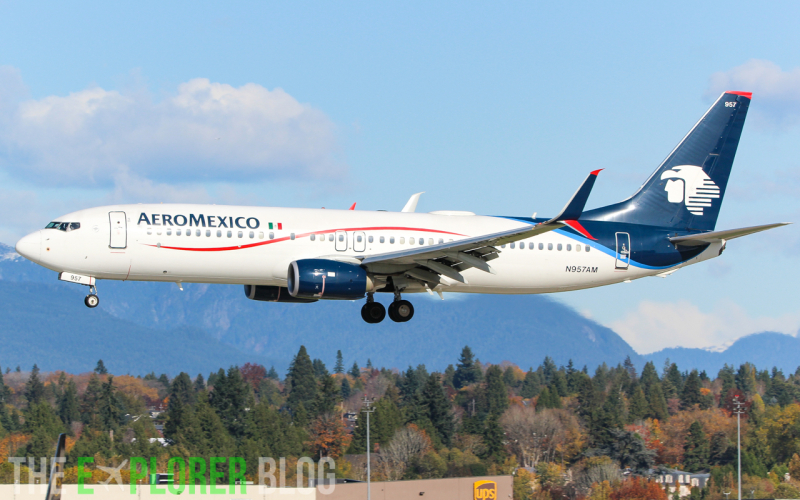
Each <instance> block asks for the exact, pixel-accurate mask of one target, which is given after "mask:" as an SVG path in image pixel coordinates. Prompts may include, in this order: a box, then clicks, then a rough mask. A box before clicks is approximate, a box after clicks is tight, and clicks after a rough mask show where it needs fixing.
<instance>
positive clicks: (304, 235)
mask: <svg viewBox="0 0 800 500" xmlns="http://www.w3.org/2000/svg"><path fill="white" fill-rule="evenodd" d="M336 231H422V232H426V233H440V234H451V235H453V236H466V235H463V234H459V233H451V232H449V231H440V230H438V229H423V228H416V227H351V228H345V229H326V230H324V231H311V232H308V233H302V234H297V235H295V239H297V238H306V237H308V236H311V235H312V234H329V233H335V232H336ZM201 238H202V236H201ZM290 239H291V237H289V236H284V237H281V238H275V239H274V240H267V241H259V242H257V243H248V244H247V245H236V246H232V247H216V248H188V247H168V246H164V245H161V247H160V248H166V249H167V250H184V251H187V252H226V251H229V250H242V249H244V248H253V247H258V246H261V245H269V244H270V243H279V242H281V241H287V240H290ZM146 246H149V247H155V246H156V245H149V244H146Z"/></svg>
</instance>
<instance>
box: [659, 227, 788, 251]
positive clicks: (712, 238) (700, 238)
mask: <svg viewBox="0 0 800 500" xmlns="http://www.w3.org/2000/svg"><path fill="white" fill-rule="evenodd" d="M787 224H791V222H778V223H777V224H765V225H763V226H752V227H743V228H741V229H727V230H725V231H711V232H710V233H700V234H690V235H687V236H675V237H674V238H670V239H669V241H671V242H672V243H673V244H675V245H680V246H686V247H694V246H699V245H707V244H709V243H714V242H716V241H720V240H732V239H734V238H739V237H741V236H747V235H748V234H753V233H758V232H760V231H766V230H767V229H772V228H775V227H780V226H785V225H787Z"/></svg>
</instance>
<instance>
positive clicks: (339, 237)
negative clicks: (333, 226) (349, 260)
mask: <svg viewBox="0 0 800 500" xmlns="http://www.w3.org/2000/svg"><path fill="white" fill-rule="evenodd" d="M335 236H336V251H337V252H344V251H345V250H347V233H346V232H345V231H336V234H335Z"/></svg>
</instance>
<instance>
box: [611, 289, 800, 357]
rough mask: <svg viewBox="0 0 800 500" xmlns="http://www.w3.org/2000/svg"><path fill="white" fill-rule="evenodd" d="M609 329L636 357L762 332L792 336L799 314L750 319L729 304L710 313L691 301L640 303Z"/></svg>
mask: <svg viewBox="0 0 800 500" xmlns="http://www.w3.org/2000/svg"><path fill="white" fill-rule="evenodd" d="M609 327H610V328H611V329H613V330H614V331H615V332H617V333H618V334H619V335H620V336H621V337H622V338H623V339H625V341H626V342H628V343H629V344H630V345H631V347H633V348H634V350H636V351H637V352H638V353H640V354H646V353H650V352H654V351H658V350H661V349H664V348H666V347H697V348H706V349H708V348H713V347H717V346H720V345H726V344H730V343H732V342H734V341H735V340H736V339H739V338H741V337H744V336H745V335H749V334H751V333H758V332H763V331H773V332H780V333H788V334H790V335H795V334H796V333H797V331H798V327H800V313H787V314H784V315H783V316H780V317H768V316H759V317H751V316H749V315H748V314H747V313H746V312H745V311H744V309H742V308H741V307H740V306H738V305H737V304H734V303H732V302H730V301H721V302H720V303H718V304H717V306H716V307H715V309H714V311H712V312H703V311H701V310H700V309H699V308H698V307H697V306H696V305H694V304H692V303H691V302H688V301H685V300H681V301H678V302H651V301H646V300H644V301H641V302H640V303H639V305H638V307H637V308H636V309H635V310H633V311H629V312H628V313H627V314H626V315H625V317H624V318H622V319H620V320H617V321H614V322H612V323H611V324H610V325H609Z"/></svg>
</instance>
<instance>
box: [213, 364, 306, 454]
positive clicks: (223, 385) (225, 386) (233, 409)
mask: <svg viewBox="0 0 800 500" xmlns="http://www.w3.org/2000/svg"><path fill="white" fill-rule="evenodd" d="M308 361H309V365H310V364H311V360H308ZM250 389H251V386H250V384H248V383H247V382H246V381H245V380H244V378H242V373H241V372H240V371H239V368H238V367H235V366H231V367H230V368H228V373H227V374H226V373H225V372H224V371H222V370H220V372H219V373H218V374H217V383H216V385H215V386H214V390H213V391H211V394H210V395H209V398H208V403H209V405H210V406H211V407H212V408H213V409H214V411H216V413H217V415H219V418H220V420H221V421H222V424H223V425H224V426H225V428H226V429H227V430H228V432H229V433H230V435H231V436H232V437H233V438H236V439H238V438H240V437H242V436H243V435H244V430H245V421H244V418H243V416H244V415H245V407H246V406H247V400H248V396H249V395H250Z"/></svg>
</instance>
